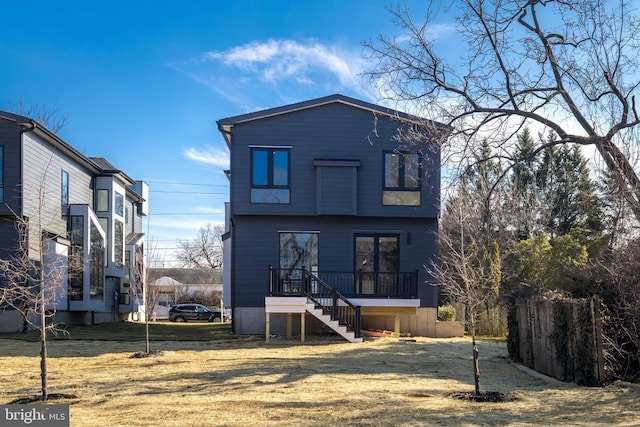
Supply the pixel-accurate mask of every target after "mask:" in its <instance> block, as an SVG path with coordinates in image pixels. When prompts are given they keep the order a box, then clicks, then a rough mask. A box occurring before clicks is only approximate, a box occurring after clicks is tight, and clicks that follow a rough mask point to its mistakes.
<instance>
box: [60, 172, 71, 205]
mask: <svg viewBox="0 0 640 427" xmlns="http://www.w3.org/2000/svg"><path fill="white" fill-rule="evenodd" d="M60 194H61V196H62V206H67V205H68V204H69V172H67V171H65V170H63V171H62V174H61V176H60Z"/></svg>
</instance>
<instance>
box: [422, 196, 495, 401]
mask: <svg viewBox="0 0 640 427" xmlns="http://www.w3.org/2000/svg"><path fill="white" fill-rule="evenodd" d="M471 203H473V202H471ZM471 203H470V199H469V198H468V197H465V194H461V195H460V197H457V198H455V199H454V200H451V201H450V202H449V204H448V205H447V208H446V210H445V214H444V215H443V220H442V226H441V229H440V231H439V233H438V245H439V249H440V255H439V260H438V261H437V262H435V261H434V262H433V263H432V265H431V266H430V267H428V272H429V273H430V274H431V275H432V276H433V277H434V278H436V280H437V282H438V284H439V286H440V289H441V292H442V293H443V294H445V295H446V296H447V297H448V298H449V301H450V302H452V303H462V304H464V306H465V309H466V316H463V318H464V319H465V320H466V322H467V330H468V331H470V332H471V342H472V346H473V352H472V355H473V374H474V383H475V396H476V397H479V396H480V369H479V365H478V356H479V354H478V345H477V342H476V324H477V321H478V317H479V315H480V313H481V312H483V311H485V309H486V308H487V307H488V306H489V305H491V304H492V303H494V302H495V300H496V298H497V296H498V293H499V289H500V279H501V269H500V253H499V248H498V244H497V243H496V242H495V241H493V242H491V243H488V244H487V243H486V238H485V236H484V235H483V233H482V232H481V230H479V228H482V225H481V223H480V221H479V220H478V218H473V215H477V209H475V208H473V207H472V206H471ZM474 227H475V229H473V228H474Z"/></svg>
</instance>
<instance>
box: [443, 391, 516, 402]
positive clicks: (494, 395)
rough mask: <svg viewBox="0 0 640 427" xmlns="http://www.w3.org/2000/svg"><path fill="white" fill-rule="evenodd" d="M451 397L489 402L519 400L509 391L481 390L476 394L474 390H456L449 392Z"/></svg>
mask: <svg viewBox="0 0 640 427" xmlns="http://www.w3.org/2000/svg"><path fill="white" fill-rule="evenodd" d="M449 397H451V398H453V399H459V400H469V401H472V402H489V403H500V402H513V401H514V400H518V398H517V397H515V396H511V395H509V394H507V393H500V392H498V391H481V392H480V393H479V394H476V393H475V392H474V391H456V392H453V393H449Z"/></svg>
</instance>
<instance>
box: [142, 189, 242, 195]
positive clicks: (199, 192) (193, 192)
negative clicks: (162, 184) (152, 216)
mask: <svg viewBox="0 0 640 427" xmlns="http://www.w3.org/2000/svg"><path fill="white" fill-rule="evenodd" d="M149 193H172V194H220V195H223V196H226V195H227V194H229V193H211V192H207V191H167V190H149Z"/></svg>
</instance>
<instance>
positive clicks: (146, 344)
mask: <svg viewBox="0 0 640 427" xmlns="http://www.w3.org/2000/svg"><path fill="white" fill-rule="evenodd" d="M146 311H147V310H146V307H145V312H146ZM144 323H145V347H144V351H145V353H147V354H149V351H151V349H150V348H149V347H150V346H149V315H148V313H145V316H144Z"/></svg>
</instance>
